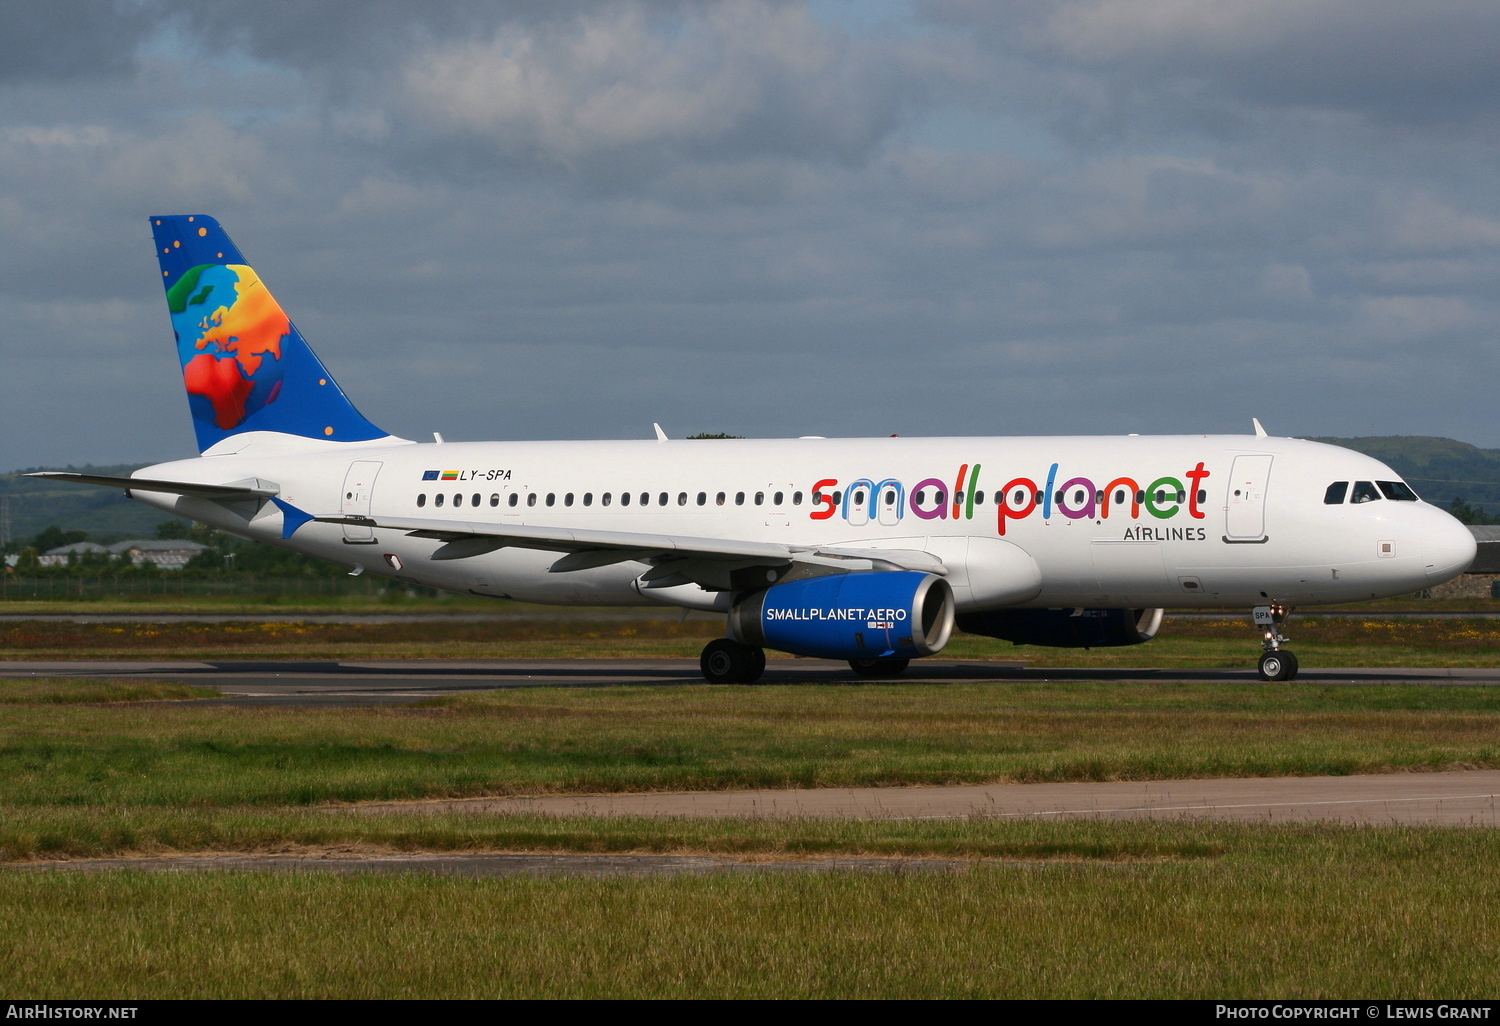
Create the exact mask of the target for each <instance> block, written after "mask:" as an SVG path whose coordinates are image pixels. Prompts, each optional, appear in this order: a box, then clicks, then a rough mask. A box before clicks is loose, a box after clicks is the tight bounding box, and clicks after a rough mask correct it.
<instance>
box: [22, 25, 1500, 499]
mask: <svg viewBox="0 0 1500 1026" xmlns="http://www.w3.org/2000/svg"><path fill="white" fill-rule="evenodd" d="M1497 113H1500V4H1496V3H1494V2H1493V0H1427V2H1425V3H1423V4H1420V5H1419V4H1413V3H1411V2H1410V0H1357V2H1356V0H1045V2H1044V0H1024V2H995V0H988V2H978V0H973V2H970V0H811V2H799V0H787V2H776V0H734V2H729V3H719V2H709V0H704V2H696V0H659V2H647V0H638V2H637V0H609V2H600V3H588V2H576V3H565V2H546V0H516V2H490V3H470V2H463V0H423V2H421V3H400V2H391V0H358V2H356V0H322V2H319V3H308V2H305V0H254V2H250V0H222V2H208V3H205V2H203V0H191V2H189V0H115V2H112V0H70V2H69V3H66V4H40V3H36V2H33V0H0V469H10V468H13V467H23V466H31V465H38V464H61V463H68V462H72V463H83V462H87V461H93V462H114V461H127V460H157V459H169V458H176V457H180V456H183V455H190V454H191V453H192V452H193V451H194V449H193V444H192V431H191V429H190V425H189V421H188V414H187V404H186V401H185V399H184V397H183V394H182V386H181V381H180V377H179V374H178V370H177V366H176V358H175V355H174V352H173V347H172V345H171V340H170V335H169V327H168V322H167V316H166V310H165V306H164V303H163V300H162V296H161V287H160V284H159V274H158V272H157V269H156V266H155V262H154V260H153V258H152V249H151V241H150V238H151V237H150V233H149V231H148V227H147V223H146V218H147V216H148V215H150V214H155V213H209V214H213V215H215V216H217V217H218V218H219V219H220V220H221V221H223V222H224V225H225V227H226V228H227V229H228V231H229V232H230V234H231V235H232V236H233V237H234V239H235V241H236V242H237V243H238V244H239V246H240V248H241V249H242V250H243V251H244V252H245V254H246V255H247V257H248V259H249V260H250V262H251V263H253V264H254V265H255V267H256V269H257V271H258V272H259V273H260V274H261V275H262V277H263V278H264V280H265V281H266V283H267V284H268V285H269V286H270V287H271V289H272V290H273V291H274V292H275V293H276V295H277V297H278V298H279V299H280V300H281V302H282V304H283V306H284V307H286V309H287V311H288V312H289V313H290V314H291V316H292V318H293V319H294V320H295V321H296V322H297V324H298V326H299V327H300V328H301V329H302V330H303V332H304V334H305V335H307V337H308V339H309V340H310V341H311V343H312V344H313V346H314V347H315V348H316V349H317V350H318V352H319V353H320V355H321V356H322V357H323V359H324V361H325V362H326V363H327V364H328V365H329V367H330V369H331V370H332V371H333V373H334V375H335V376H336V377H337V378H338V379H339V382H340V384H342V385H343V386H344V388H345V390H346V391H347V392H348V393H349V394H350V395H351V396H352V397H353V399H354V400H355V402H356V403H357V405H358V406H359V407H360V409H361V410H362V412H364V414H365V415H366V416H367V417H369V418H370V419H371V420H373V421H374V422H375V423H377V424H379V425H381V426H382V427H383V428H386V429H387V430H390V431H392V432H394V433H396V434H402V435H405V436H407V437H413V438H423V439H425V438H429V437H430V433H431V432H432V431H441V432H443V434H444V435H445V437H446V438H448V439H449V440H460V439H481V438H517V439H524V438H585V437H650V433H651V422H652V421H653V420H655V421H660V422H661V423H662V425H663V426H664V427H665V428H666V429H667V431H668V432H669V433H671V434H673V435H683V434H688V433H692V432H698V431H728V432H731V433H734V434H741V435H757V436H786V435H801V434H823V435H862V434H873V435H886V434H891V433H899V434H903V435H916V434H1050V433H1080V432H1099V433H1125V432H1142V433H1157V432H1179V431H1193V432H1238V431H1243V430H1248V427H1249V422H1250V417H1251V416H1258V417H1260V418H1261V420H1262V421H1264V423H1265V424H1266V426H1267V428H1268V429H1270V430H1271V431H1272V432H1273V433H1278V434H1290V435H1329V434H1332V435H1357V434H1433V435H1448V436H1452V437H1456V438H1460V439H1463V440H1466V441H1471V442H1474V443H1476V444H1479V445H1484V446H1494V447H1500V416H1497V409H1496V406H1497V404H1496V402H1495V398H1494V397H1495V394H1496V391H1497V384H1500V366H1497V365H1500V345H1497V338H1496V335H1497V333H1500V320H1497V313H1500V188H1497V178H1500V117H1497Z"/></svg>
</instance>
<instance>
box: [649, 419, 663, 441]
mask: <svg viewBox="0 0 1500 1026" xmlns="http://www.w3.org/2000/svg"><path fill="white" fill-rule="evenodd" d="M651 426H652V427H654V428H656V440H657V441H658V442H665V441H666V440H667V433H666V432H665V431H663V430H662V429H661V425H660V424H658V423H656V422H655V421H652V422H651Z"/></svg>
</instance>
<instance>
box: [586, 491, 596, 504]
mask: <svg viewBox="0 0 1500 1026" xmlns="http://www.w3.org/2000/svg"><path fill="white" fill-rule="evenodd" d="M583 504H584V505H585V506H592V505H593V504H594V493H593V492H584V493H583Z"/></svg>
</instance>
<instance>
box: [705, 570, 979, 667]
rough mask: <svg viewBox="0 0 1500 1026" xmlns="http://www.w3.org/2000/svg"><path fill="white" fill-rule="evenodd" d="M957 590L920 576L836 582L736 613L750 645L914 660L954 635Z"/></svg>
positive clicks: (820, 580) (759, 600)
mask: <svg viewBox="0 0 1500 1026" xmlns="http://www.w3.org/2000/svg"><path fill="white" fill-rule="evenodd" d="M953 610H954V605H953V589H951V588H950V587H949V586H948V582H947V581H945V580H943V579H942V578H941V577H938V576H937V575H936V574H924V573H918V572H916V571H914V570H889V571H871V572H868V573H848V574H831V575H828V576H826V577H810V578H805V579H803V580H800V581H788V582H787V583H785V584H776V585H772V586H771V587H769V588H767V589H766V590H765V591H762V592H758V593H757V594H754V595H751V596H749V597H748V598H745V599H742V600H741V601H740V602H738V603H737V604H736V605H735V606H734V608H733V609H731V610H730V611H729V631H730V633H731V634H732V635H734V637H735V639H736V640H738V641H742V642H744V643H745V644H747V645H755V646H757V647H765V648H774V649H779V650H780V651H782V652H790V653H792V654H793V655H803V656H819V657H822V658H825V659H913V658H917V657H919V656H928V655H933V654H934V653H936V652H940V651H941V650H942V648H943V646H944V645H946V644H947V643H948V638H949V636H950V635H951V634H952V633H953Z"/></svg>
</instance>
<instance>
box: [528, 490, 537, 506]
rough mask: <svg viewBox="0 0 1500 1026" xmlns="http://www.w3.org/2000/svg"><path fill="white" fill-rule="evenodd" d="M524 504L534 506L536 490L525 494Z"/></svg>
mask: <svg viewBox="0 0 1500 1026" xmlns="http://www.w3.org/2000/svg"><path fill="white" fill-rule="evenodd" d="M526 505H528V506H535V505H536V492H532V493H531V494H530V495H528V496H526Z"/></svg>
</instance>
